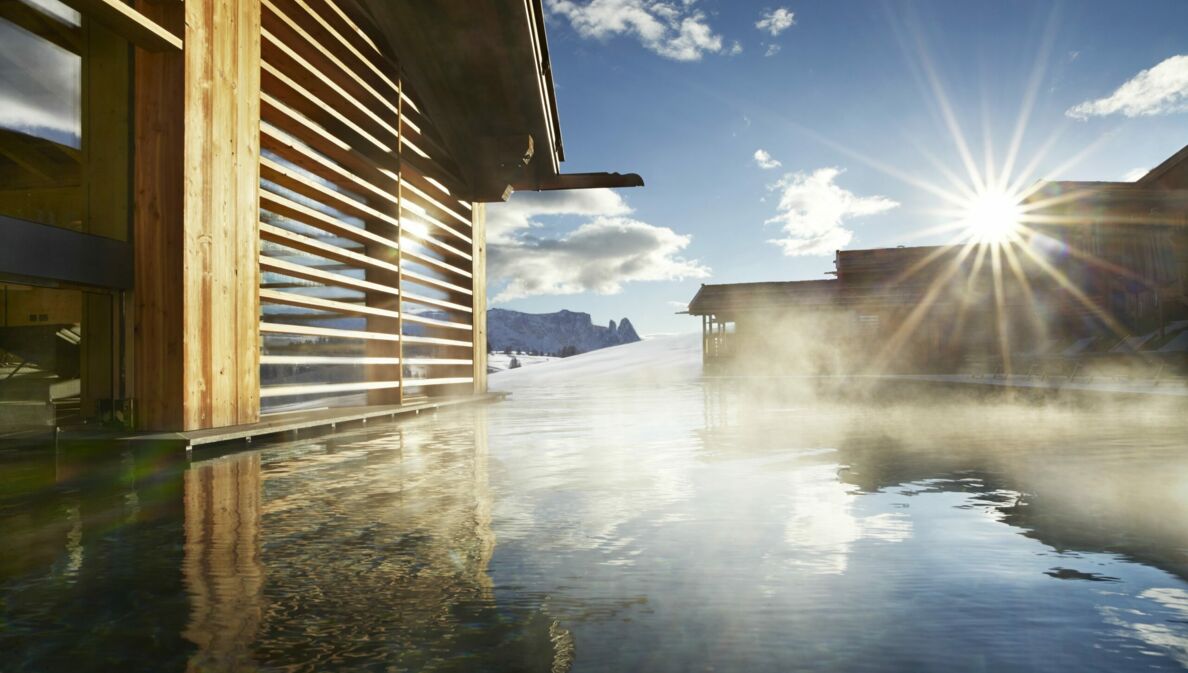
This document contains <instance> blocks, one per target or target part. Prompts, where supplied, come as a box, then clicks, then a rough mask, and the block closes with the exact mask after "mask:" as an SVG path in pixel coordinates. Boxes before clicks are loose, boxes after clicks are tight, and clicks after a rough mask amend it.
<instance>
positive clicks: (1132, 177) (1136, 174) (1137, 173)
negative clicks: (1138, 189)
mask: <svg viewBox="0 0 1188 673" xmlns="http://www.w3.org/2000/svg"><path fill="white" fill-rule="evenodd" d="M1149 172H1150V169H1148V168H1132V169H1130V170H1128V171H1126V174H1125V175H1123V176H1122V182H1138V181H1139V178H1141V177H1143V176H1144V175H1146V174H1147V173H1149Z"/></svg>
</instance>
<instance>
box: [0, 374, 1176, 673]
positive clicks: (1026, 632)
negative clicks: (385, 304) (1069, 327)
mask: <svg viewBox="0 0 1188 673" xmlns="http://www.w3.org/2000/svg"><path fill="white" fill-rule="evenodd" d="M777 388H778V387H777ZM1180 415H1182V414H1180V412H1179V411H1178V408H1177V407H1172V408H1170V409H1168V408H1163V409H1152V408H1146V409H1143V408H1140V407H1127V408H1117V409H1104V410H1103V409H1101V408H1090V409H1075V408H1067V407H1061V408H1043V409H1037V408H1035V407H1031V406H1024V405H1012V404H1005V403H1000V402H995V403H988V402H985V401H983V402H980V403H976V404H974V403H960V404H958V403H949V402H945V401H941V402H932V403H929V404H920V403H888V404H884V405H881V406H875V405H871V404H868V403H853V404H841V403H839V402H836V401H832V402H831V401H821V400H812V399H809V398H806V397H803V396H801V395H796V394H791V393H789V391H786V390H779V389H773V388H772V387H771V386H770V384H768V385H766V387H764V389H762V390H757V389H756V387H755V385H752V384H747V383H740V382H716V381H700V380H697V379H695V378H684V379H673V380H659V381H646V382H641V381H630V380H624V381H615V380H613V379H611V380H603V381H591V382H584V383H582V384H569V385H558V386H550V387H543V386H525V387H522V388H518V389H516V390H515V394H514V396H513V398H512V399H511V400H509V401H507V402H504V403H500V404H496V405H492V406H488V407H479V408H469V409H457V410H454V411H449V412H442V413H440V414H438V415H436V416H432V417H422V418H419V419H416V420H413V421H411V422H406V423H402V424H399V425H388V426H384V427H375V426H372V427H370V428H367V429H365V430H358V431H355V432H350V433H344V434H341V435H337V436H333V437H317V438H308V439H303V438H290V439H289V440H287V441H285V442H284V443H274V444H272V445H269V446H266V447H263V448H260V449H258V450H252V451H240V452H236V453H229V454H227V455H214V454H211V453H205V454H204V453H202V452H201V451H199V452H197V453H196V454H195V455H194V457H193V460H192V461H178V460H176V458H171V457H169V456H166V455H161V454H160V453H158V452H154V451H152V450H141V451H135V452H115V453H113V452H112V450H111V449H110V448H104V447H66V446H64V447H60V448H59V449H58V450H57V451H50V450H46V451H42V452H36V453H29V452H22V453H19V454H15V453H5V454H0V470H2V479H0V489H2V490H0V535H2V545H0V546H2V549H0V671H5V672H9V671H13V672H15V671H37V672H52V671H183V670H191V671H258V670H263V671H332V670H343V671H470V670H491V671H500V670H514V671H520V670H523V671H568V670H573V671H694V670H698V671H709V670H717V671H1140V670H1142V671H1146V670H1152V671H1169V670H1185V669H1188V582H1186V581H1185V578H1186V577H1188V448H1186V437H1188V433H1186V428H1188V424H1186V423H1185V422H1184V421H1182V420H1180V419H1179V418H1178V416H1180Z"/></svg>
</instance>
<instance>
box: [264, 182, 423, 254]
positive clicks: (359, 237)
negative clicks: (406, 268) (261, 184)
mask: <svg viewBox="0 0 1188 673" xmlns="http://www.w3.org/2000/svg"><path fill="white" fill-rule="evenodd" d="M260 207H261V208H263V209H264V210H267V211H270V212H273V213H276V214H277V215H281V216H283V217H287V218H290V219H292V220H295V221H297V222H301V223H302V224H307V225H309V226H311V227H314V228H316V229H321V230H322V231H325V232H327V233H330V234H334V235H335V236H341V237H342V238H349V239H351V240H353V241H358V242H359V243H363V244H372V243H375V244H378V245H381V246H384V247H385V248H388V249H390V250H393V251H398V250H400V247H399V246H398V245H397V244H396V241H395V240H393V239H390V238H386V237H384V236H381V235H379V234H376V233H374V232H371V231H367V230H366V229H362V228H360V227H352V226H351V225H349V224H347V223H345V222H342V221H340V220H338V219H337V218H334V217H331V216H330V215H327V214H325V213H323V212H320V211H317V210H314V209H313V208H310V207H309V206H306V205H304V204H301V203H297V202H296V201H294V200H292V199H290V198H288V197H285V196H282V195H280V194H277V193H276V192H272V191H269V190H267V189H261V190H260Z"/></svg>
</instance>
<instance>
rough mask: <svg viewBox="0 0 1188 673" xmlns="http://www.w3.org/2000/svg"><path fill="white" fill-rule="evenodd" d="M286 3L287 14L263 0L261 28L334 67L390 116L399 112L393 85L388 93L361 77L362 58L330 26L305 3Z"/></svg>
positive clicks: (322, 64) (321, 64)
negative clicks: (262, 26)
mask: <svg viewBox="0 0 1188 673" xmlns="http://www.w3.org/2000/svg"><path fill="white" fill-rule="evenodd" d="M285 5H286V6H287V7H288V8H289V9H292V10H293V12H292V13H291V14H290V13H288V12H286V11H284V9H282V8H281V7H280V6H279V3H277V2H273V0H262V2H261V6H262V8H263V9H264V12H263V24H264V28H266V29H268V30H269V31H271V32H273V33H274V34H275V35H277V36H278V37H280V38H281V39H282V40H284V41H285V42H286V43H287V44H289V45H291V46H293V48H294V49H296V50H298V51H300V52H301V53H302V54H306V55H308V57H309V58H311V59H316V60H317V61H319V63H318V68H319V69H320V70H324V71H326V70H331V69H332V70H333V71H334V72H335V73H336V74H338V75H341V76H342V77H344V78H345V80H346V81H342V80H340V84H343V85H344V86H347V87H349V88H350V89H351V90H352V92H353V93H354V94H355V95H356V96H358V97H360V98H364V97H365V98H366V99H367V100H368V101H370V102H372V103H374V104H376V105H379V106H381V107H383V108H386V109H387V111H388V112H390V113H391V115H392V116H393V117H395V116H396V115H398V114H399V113H400V110H399V109H398V108H397V107H396V104H395V101H396V98H397V97H398V96H399V95H400V94H399V91H398V90H396V87H394V86H393V87H391V88H390V97H389V96H385V95H384V94H382V93H380V92H379V91H378V90H377V89H376V87H375V86H373V85H372V83H371V82H369V81H368V78H365V77H363V76H362V75H361V74H360V72H359V70H360V68H359V66H360V65H361V64H364V62H363V60H362V59H359V58H355V57H354V54H353V53H352V50H351V49H350V48H349V47H348V46H346V45H344V44H342V43H341V42H339V41H337V40H336V39H335V35H334V33H333V31H332V30H327V29H326V28H325V22H324V21H322V22H319V21H318V18H320V17H317V16H316V15H315V14H313V13H312V12H310V11H307V10H308V9H309V7H308V5H306V4H305V3H304V2H301V1H300V0H297V1H296V2H294V1H292V0H290V1H288V2H286V3H285Z"/></svg>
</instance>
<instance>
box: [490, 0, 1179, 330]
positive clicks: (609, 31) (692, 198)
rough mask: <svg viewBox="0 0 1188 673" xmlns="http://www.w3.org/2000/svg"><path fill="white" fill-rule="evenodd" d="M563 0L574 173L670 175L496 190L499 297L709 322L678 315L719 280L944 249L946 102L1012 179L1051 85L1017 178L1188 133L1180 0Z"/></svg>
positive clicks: (565, 125) (652, 322) (1132, 160)
mask: <svg viewBox="0 0 1188 673" xmlns="http://www.w3.org/2000/svg"><path fill="white" fill-rule="evenodd" d="M545 5H546V10H547V12H548V15H549V20H548V26H549V47H550V51H551V56H552V62H553V68H554V78H555V81H556V86H557V97H558V101H559V107H560V114H561V125H562V132H563V135H564V139H565V149H566V156H567V157H568V161H566V162H565V164H563V170H565V171H567V172H582V171H601V170H612V171H623V172H627V171H631V172H638V173H640V174H641V175H642V176H643V177H644V179H645V181H646V182H647V186H646V187H645V188H643V189H632V190H621V191H619V192H617V196H616V195H615V194H614V193H609V192H602V193H594V194H578V193H569V194H556V193H555V194H545V195H535V194H517V195H515V196H513V198H512V200H511V202H510V203H509V204H507V205H503V206H493V207H492V208H491V218H492V220H493V229H494V231H493V241H492V269H491V270H492V275H493V277H492V284H493V286H494V291H493V293H492V294H493V299H494V301H493V304H492V305H494V306H502V307H506V308H514V309H519V310H526V311H532V312H544V311H552V310H557V309H560V308H568V309H572V310H580V311H586V312H589V313H591V314H592V315H593V317H594V319H595V320H596V321H597V322H605V321H606V320H608V319H611V318H614V319H616V320H617V319H619V318H621V317H623V316H627V317H630V318H631V320H632V321H633V322H634V323H635V324H636V326H637V328H638V329H639V330H640V331H641V332H642V333H659V332H674V331H689V330H692V329H696V328H697V326H698V325H697V322H696V319H694V318H690V317H687V316H677V315H674V312H675V311H678V310H681V307H680V306H679V304H681V303H683V302H686V301H688V300H689V299H690V298H692V296H693V295H694V294H695V293H696V291H697V287H698V285H699V284H700V283H702V282H710V283H729V282H746V281H759V280H798V279H808V278H820V277H824V276H823V274H824V273H825V272H826V271H829V270H831V269H832V267H833V265H832V252H831V250H832V249H833V248H835V247H837V245H838V244H839V243H841V244H843V245H844V246H845V247H851V248H864V247H880V246H894V245H899V244H907V245H923V244H931V243H938V242H944V241H945V240H946V239H947V237H948V236H949V234H931V235H928V234H924V235H921V231H922V230H925V229H928V228H929V227H932V226H935V225H937V224H939V223H941V222H943V221H944V220H945V218H944V217H942V216H941V215H939V214H938V213H937V212H936V210H937V209H938V208H940V207H941V206H942V205H944V204H943V202H942V201H941V200H940V198H939V197H938V196H936V195H935V194H934V193H931V192H929V191H928V190H926V189H924V188H922V187H921V186H920V185H919V183H920V182H927V183H931V184H935V185H939V186H941V187H943V188H945V189H946V190H947V191H954V187H953V186H952V185H951V183H950V182H949V181H948V179H947V178H946V176H945V171H946V170H947V171H949V172H951V173H952V174H954V175H957V176H959V177H960V180H961V181H962V182H966V181H968V180H967V178H966V177H965V176H966V170H965V168H964V166H963V162H962V160H961V152H960V151H959V146H958V144H957V142H955V140H954V137H955V134H954V133H953V132H952V130H951V127H952V125H951V124H948V123H946V116H945V113H944V107H945V106H944V105H942V103H941V100H942V98H943V99H945V100H947V103H948V107H949V110H950V118H951V120H953V121H954V122H955V123H956V125H957V126H959V127H960V129H961V131H962V134H963V136H964V138H965V140H966V142H967V144H968V146H969V149H970V151H971V153H972V154H973V156H974V157H975V160H976V164H977V166H978V168H979V170H981V171H982V172H983V173H985V172H986V171H985V169H984V168H982V167H983V165H984V163H983V162H984V158H985V154H986V152H985V148H986V147H987V146H989V147H990V148H992V150H993V153H994V154H995V155H996V156H997V159H996V161H997V164H996V168H995V173H996V174H997V173H998V172H999V169H1000V168H1001V164H1002V161H1003V159H1004V156H1005V155H1006V154H1007V150H1008V147H1009V146H1010V145H1011V139H1012V136H1013V134H1014V132H1015V129H1016V124H1017V121H1018V120H1019V119H1020V113H1021V109H1022V108H1023V107H1024V102H1025V100H1027V99H1028V93H1029V91H1032V90H1033V91H1034V105H1033V106H1032V108H1031V110H1030V114H1029V115H1028V116H1027V123H1026V126H1025V127H1024V128H1025V131H1024V133H1023V135H1022V137H1021V142H1020V143H1019V144H1018V147H1019V150H1018V159H1017V161H1016V164H1015V165H1016V170H1015V171H1013V173H1012V176H1013V177H1019V176H1020V173H1022V170H1021V169H1022V168H1023V167H1024V166H1025V165H1027V164H1029V163H1031V162H1032V161H1033V160H1034V161H1035V170H1034V172H1032V173H1030V174H1029V175H1024V176H1022V177H1024V178H1026V181H1027V182H1028V183H1030V182H1034V181H1035V180H1037V179H1041V178H1045V179H1084V180H1121V179H1125V178H1126V176H1128V174H1131V173H1133V172H1135V171H1136V170H1138V171H1139V172H1141V170H1143V169H1149V168H1151V167H1153V166H1155V165H1156V164H1158V163H1159V162H1161V161H1162V160H1163V159H1165V158H1166V157H1168V156H1169V155H1171V154H1172V153H1174V152H1175V151H1177V150H1178V149H1180V148H1181V147H1183V146H1184V145H1186V144H1188V30H1185V27H1188V3H1186V2H1182V1H1180V0H1172V1H1167V2H1155V1H1148V0H1144V2H1141V3H1121V2H1089V1H1081V0H1079V1H1077V2H1064V3H1054V4H1053V3H1044V2H1034V1H1028V2H1005V1H995V2H952V1H936V2H924V1H921V2H911V3H891V2H887V3H879V2H867V1H861V2H858V1H855V2H843V1H835V2H819V1H818V2H781V3H776V4H772V3H764V2H759V3H749V2H741V1H737V0H732V1H730V2H726V1H714V0H696V1H694V2H689V1H687V0H667V1H658V0H594V2H590V0H546V2H545ZM781 10H783V11H781ZM765 19H766V21H765ZM789 19H791V20H790V21H789ZM759 23H763V26H762V27H759V26H757V24H759ZM735 45H737V47H736V46H735ZM773 45H774V47H773ZM1176 57H1181V58H1179V59H1177V58H1176ZM1144 71H1147V72H1145V73H1144ZM930 75H931V77H930ZM1128 83H1129V84H1128ZM1078 106H1080V107H1078ZM987 138H988V139H989V142H988V143H987ZM1045 145H1046V146H1047V151H1046V152H1041V150H1042V149H1043V148H1044V147H1045ZM758 150H763V151H765V152H766V153H767V154H768V155H769V156H770V159H771V160H774V161H778V162H779V164H780V165H779V166H774V165H773V164H771V163H770V162H768V165H769V166H771V167H770V168H766V169H765V168H762V167H760V165H759V164H760V162H759V161H757V160H756V152H757V151H758ZM930 157H931V158H930ZM1037 157H1038V158H1037ZM781 205H783V207H781ZM780 239H782V240H785V241H787V243H785V244H779V243H773V242H771V241H773V240H780ZM787 253H792V254H787Z"/></svg>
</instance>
